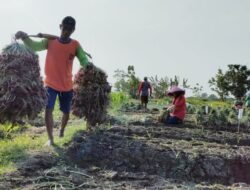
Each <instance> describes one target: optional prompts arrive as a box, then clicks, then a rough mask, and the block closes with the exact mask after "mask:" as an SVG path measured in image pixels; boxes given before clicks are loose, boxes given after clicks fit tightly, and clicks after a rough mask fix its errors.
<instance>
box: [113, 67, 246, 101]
mask: <svg viewBox="0 0 250 190" xmlns="http://www.w3.org/2000/svg"><path fill="white" fill-rule="evenodd" d="M114 78H115V79H116V82H115V83H114V88H115V90H116V91H122V92H125V93H127V94H129V95H130V96H131V97H132V98H136V93H137V89H138V86H139V83H140V79H139V77H137V76H136V73H135V68H134V66H132V65H129V66H128V68H127V71H124V70H119V69H117V70H116V71H115V74H114ZM148 79H149V82H150V83H151V85H152V86H153V88H154V97H156V98H163V97H165V93H166V90H167V89H169V88H170V87H171V86H173V85H177V86H180V87H182V88H184V89H190V90H192V92H193V94H194V96H196V97H204V98H211V99H215V98H216V96H215V95H214V94H211V95H209V96H208V95H207V94H206V93H202V91H203V86H201V85H200V84H199V83H196V84H195V85H194V86H191V85H189V84H188V79H186V78H182V79H181V78H180V77H178V76H174V77H173V78H170V77H167V76H165V77H158V76H157V75H155V76H151V77H148ZM208 83H209V86H210V88H211V90H212V91H214V92H215V93H216V94H217V96H218V97H219V98H220V99H221V100H222V101H224V100H225V99H226V98H227V97H228V96H230V95H232V96H234V97H235V98H236V99H240V98H241V97H243V96H244V95H245V94H246V92H247V91H248V90H249V89H250V70H248V68H247V66H246V65H228V68H227V70H226V71H224V72H223V71H222V70H221V69H218V71H217V73H216V74H215V76H214V77H212V78H211V79H210V80H209V81H208Z"/></svg>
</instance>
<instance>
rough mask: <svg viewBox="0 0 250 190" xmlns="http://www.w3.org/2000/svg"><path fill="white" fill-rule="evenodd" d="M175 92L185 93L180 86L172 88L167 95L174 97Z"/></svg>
mask: <svg viewBox="0 0 250 190" xmlns="http://www.w3.org/2000/svg"><path fill="white" fill-rule="evenodd" d="M175 92H183V93H185V90H183V89H181V88H179V87H178V86H172V87H171V89H170V90H169V91H167V95H168V96H173V93H175Z"/></svg>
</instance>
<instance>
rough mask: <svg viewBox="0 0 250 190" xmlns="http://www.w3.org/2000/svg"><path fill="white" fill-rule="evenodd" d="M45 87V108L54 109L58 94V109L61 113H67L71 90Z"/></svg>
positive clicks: (71, 94) (71, 95)
mask: <svg viewBox="0 0 250 190" xmlns="http://www.w3.org/2000/svg"><path fill="white" fill-rule="evenodd" d="M46 89H47V95H48V100H47V105H46V109H54V106H55V102H56V97H57V95H58V98H59V105H60V110H61V111H62V112H63V113H69V112H70V105H71V100H72V97H73V90H70V91H67V92H59V91H57V90H54V89H53V88H50V87H46Z"/></svg>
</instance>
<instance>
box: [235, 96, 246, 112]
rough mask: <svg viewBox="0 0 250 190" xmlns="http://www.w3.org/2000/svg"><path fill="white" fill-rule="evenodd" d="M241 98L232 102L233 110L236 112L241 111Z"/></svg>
mask: <svg viewBox="0 0 250 190" xmlns="http://www.w3.org/2000/svg"><path fill="white" fill-rule="evenodd" d="M243 104H244V103H243V98H241V99H239V100H236V101H235V102H234V108H235V109H236V110H237V111H238V110H239V109H242V108H243Z"/></svg>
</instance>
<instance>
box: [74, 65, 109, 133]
mask: <svg viewBox="0 0 250 190" xmlns="http://www.w3.org/2000/svg"><path fill="white" fill-rule="evenodd" d="M110 91H111V86H110V85H109V83H108V82H107V75H106V73H105V72H104V71H102V70H101V69H99V68H97V67H95V66H94V67H91V68H87V69H80V70H79V71H78V73H77V74H76V76H75V78H74V96H73V102H72V113H73V114H74V115H75V116H78V117H80V118H85V119H86V121H87V127H88V128H89V129H91V127H94V126H96V125H98V124H101V123H102V122H103V121H105V120H106V113H107V107H108V105H109V93H110ZM92 129H93V128H92Z"/></svg>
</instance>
